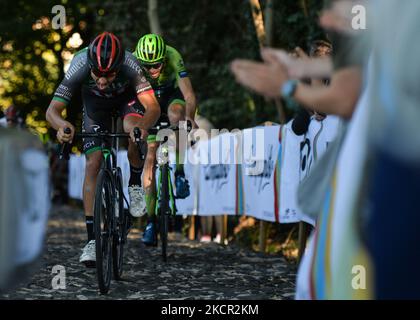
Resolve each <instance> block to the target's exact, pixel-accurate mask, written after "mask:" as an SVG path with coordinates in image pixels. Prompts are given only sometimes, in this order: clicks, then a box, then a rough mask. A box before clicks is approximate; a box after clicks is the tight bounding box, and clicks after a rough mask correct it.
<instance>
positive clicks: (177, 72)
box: [145, 45, 188, 91]
mask: <svg viewBox="0 0 420 320" xmlns="http://www.w3.org/2000/svg"><path fill="white" fill-rule="evenodd" d="M145 74H146V78H147V80H148V81H149V82H150V84H151V85H152V87H153V89H155V90H163V91H166V90H171V89H175V88H178V80H179V79H181V78H185V77H188V73H187V70H186V69H185V65H184V60H183V59H182V56H181V54H180V53H179V52H178V51H177V50H176V49H175V48H173V47H170V46H168V45H166V56H165V59H164V61H163V68H162V70H161V72H160V75H159V77H158V78H156V79H152V78H151V77H150V76H148V74H147V72H145Z"/></svg>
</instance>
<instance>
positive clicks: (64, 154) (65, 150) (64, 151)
mask: <svg viewBox="0 0 420 320" xmlns="http://www.w3.org/2000/svg"><path fill="white" fill-rule="evenodd" d="M150 129H152V130H158V131H159V130H162V129H169V130H173V131H179V130H180V128H179V126H178V125H172V126H171V125H169V123H168V122H161V123H159V125H158V126H154V127H152V128H150ZM191 130H192V124H191V121H189V120H188V121H187V132H190V131H191ZM64 133H66V134H70V133H71V129H70V128H65V129H64ZM75 137H78V138H100V139H105V138H129V137H130V134H128V133H108V132H95V133H77V134H75ZM134 139H135V143H136V145H137V147H138V149H139V152H140V159H141V160H144V154H142V152H141V141H142V139H141V131H140V129H139V128H137V127H136V128H134ZM69 148H70V143H68V142H64V143H63V144H62V146H61V150H60V153H59V159H60V160H63V159H66V160H69V159H70V156H69V153H70V152H69Z"/></svg>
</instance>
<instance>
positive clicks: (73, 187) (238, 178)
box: [69, 117, 338, 224]
mask: <svg viewBox="0 0 420 320" xmlns="http://www.w3.org/2000/svg"><path fill="white" fill-rule="evenodd" d="M337 125H338V119H337V118H336V117H327V118H326V119H325V120H324V121H322V122H318V121H316V120H312V121H311V124H310V126H309V130H308V133H307V134H306V135H305V136H296V135H295V134H294V133H293V131H292V130H291V123H288V124H287V125H285V126H283V127H280V126H268V127H257V128H251V129H246V130H243V131H238V132H232V133H224V134H220V135H218V136H216V137H214V138H212V139H210V140H203V141H201V142H199V143H197V145H196V146H195V147H194V148H193V149H189V150H188V152H187V156H186V157H185V159H186V163H185V165H184V171H185V176H186V178H187V180H188V181H189V184H190V191H191V193H190V196H189V197H188V198H186V199H177V201H176V206H177V209H178V211H177V213H178V214H183V215H191V214H198V215H223V214H227V215H235V214H246V215H249V216H253V217H255V218H257V219H261V220H265V221H272V222H274V221H276V222H280V223H294V222H298V221H299V220H301V219H302V220H304V221H306V222H308V223H311V224H314V223H315V222H314V221H312V220H311V219H310V218H309V217H306V216H305V215H304V214H303V213H302V212H300V210H299V208H298V206H297V201H296V198H297V196H296V195H297V188H298V186H299V182H300V181H301V180H302V179H303V178H304V177H305V176H307V174H308V172H309V170H310V169H311V167H312V166H313V164H314V161H316V160H317V159H319V158H320V155H321V154H322V153H324V152H325V150H326V148H327V147H328V144H329V143H330V142H331V141H332V140H333V138H334V136H335V133H336V130H337ZM280 128H282V129H280ZM280 130H281V132H280ZM280 139H281V141H280ZM171 158H173V156H172V157H171ZM172 162H173V161H172ZM118 163H119V166H120V167H121V170H122V174H123V178H124V181H123V182H124V193H125V195H126V198H127V199H128V179H129V175H130V166H129V163H128V160H127V152H126V151H120V152H119V153H118ZM171 168H172V170H171V172H172V182H173V184H174V185H173V186H174V190H175V192H176V189H175V179H174V176H173V174H174V172H175V165H172V166H171ZM84 170H85V157H84V156H74V155H72V156H71V158H70V162H69V172H70V174H69V196H70V197H71V198H75V199H82V186H83V179H84Z"/></svg>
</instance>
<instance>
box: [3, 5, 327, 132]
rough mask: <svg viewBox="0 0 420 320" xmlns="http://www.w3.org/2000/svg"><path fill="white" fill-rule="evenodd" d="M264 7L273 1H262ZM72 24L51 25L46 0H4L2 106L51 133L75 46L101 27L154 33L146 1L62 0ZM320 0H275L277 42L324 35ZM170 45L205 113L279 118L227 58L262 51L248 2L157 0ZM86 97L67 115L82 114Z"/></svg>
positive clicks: (241, 122) (130, 36) (129, 41)
mask: <svg viewBox="0 0 420 320" xmlns="http://www.w3.org/2000/svg"><path fill="white" fill-rule="evenodd" d="M260 3H261V7H262V8H263V9H264V8H265V5H266V3H267V1H265V0H261V1H260ZM61 4H62V5H63V6H64V7H65V9H66V25H65V27H64V28H62V29H57V30H55V29H53V28H52V23H51V21H52V18H53V17H54V16H55V14H54V13H52V12H51V9H52V6H53V5H52V4H51V2H50V1H46V0H33V1H23V0H14V1H12V0H3V1H2V10H1V11H0V66H1V68H0V108H2V109H5V108H6V107H7V106H8V105H10V104H11V103H13V104H15V105H16V106H17V107H18V108H20V109H21V111H22V112H23V114H24V115H25V117H26V122H27V124H28V125H29V126H31V127H33V128H35V129H36V130H38V131H39V132H41V133H46V132H47V124H46V121H45V110H46V108H47V107H48V105H49V102H50V100H51V98H52V94H53V92H54V90H55V88H56V87H57V86H58V83H59V81H60V80H61V78H62V77H63V75H64V70H65V66H66V64H68V62H69V61H70V60H71V57H72V55H73V54H74V52H76V51H77V50H79V49H80V48H81V47H83V46H86V45H87V44H88V43H89V41H90V40H91V39H92V38H93V36H94V35H95V34H97V33H99V32H101V31H103V30H107V31H111V32H114V33H116V34H117V35H118V36H120V37H121V38H122V40H123V43H124V45H125V46H126V47H127V48H128V49H131V50H132V49H134V47H135V45H136V42H137V40H138V39H139V38H140V36H141V35H143V34H145V33H148V32H150V23H149V20H148V12H147V10H148V1H147V0H112V1H111V0H105V1H98V0H90V1H87V0H78V1H68V0H61ZM320 9H321V4H320V1H316V0H300V1H296V0H282V1H273V21H274V22H273V24H274V26H273V28H274V32H273V46H275V47H281V48H284V49H293V48H294V47H296V46H301V47H303V48H306V47H307V45H308V42H309V41H310V40H313V39H316V38H323V34H322V32H321V30H320V28H319V27H318V24H317V16H318V13H319V10H320ZM158 16H159V20H160V23H161V28H162V33H163V36H164V38H165V40H166V42H167V43H168V44H170V45H171V46H173V47H175V48H177V49H178V51H180V53H181V54H182V56H183V58H184V60H185V64H186V67H187V69H188V71H189V75H190V77H191V80H192V83H193V87H194V89H195V91H196V95H197V98H198V103H199V112H200V114H202V115H203V116H205V117H207V118H208V119H209V120H210V121H211V122H213V124H214V125H215V126H216V127H219V128H228V129H232V128H244V127H250V126H255V125H258V124H260V123H262V122H264V121H269V120H271V121H274V122H278V117H277V112H276V109H275V107H274V105H273V103H271V102H269V101H266V100H265V99H264V98H262V97H259V96H256V95H254V94H252V93H251V92H249V91H247V90H246V89H244V88H242V87H241V86H239V85H238V84H236V83H235V81H234V79H233V77H232V75H231V74H230V72H229V63H230V62H231V61H232V60H233V59H235V58H239V57H240V58H251V59H260V58H259V44H258V40H257V36H256V32H255V28H254V24H253V19H252V12H251V8H250V5H249V2H248V1H243V0H230V1H221V0H216V1H215V0H177V1H160V2H158ZM79 111H80V103H79V102H78V101H75V102H74V103H73V104H72V106H71V108H69V110H68V116H69V117H71V119H74V120H75V121H76V120H77V114H78V113H79Z"/></svg>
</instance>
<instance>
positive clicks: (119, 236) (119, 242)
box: [112, 171, 130, 280]
mask: <svg viewBox="0 0 420 320" xmlns="http://www.w3.org/2000/svg"><path fill="white" fill-rule="evenodd" d="M115 183H116V190H117V192H116V196H115V198H114V199H113V203H114V206H115V213H116V212H117V210H118V215H117V214H116V215H115V223H116V224H115V227H116V228H115V232H114V236H113V239H112V265H113V269H114V278H115V279H116V280H121V276H122V273H123V264H124V245H125V243H126V242H127V232H128V227H129V219H130V217H129V215H128V214H127V213H126V212H125V211H124V194H123V189H122V175H121V172H120V171H119V172H118V175H117V179H116V182H115Z"/></svg>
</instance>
